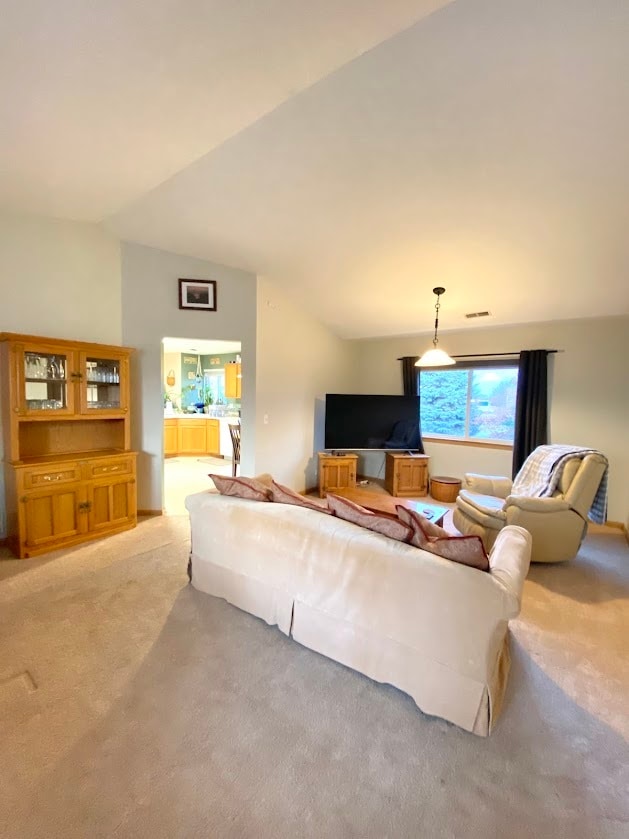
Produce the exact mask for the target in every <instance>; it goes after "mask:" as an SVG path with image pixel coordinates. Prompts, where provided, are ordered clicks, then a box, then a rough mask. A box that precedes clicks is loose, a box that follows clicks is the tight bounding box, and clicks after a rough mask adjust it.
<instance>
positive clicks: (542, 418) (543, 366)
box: [513, 350, 548, 478]
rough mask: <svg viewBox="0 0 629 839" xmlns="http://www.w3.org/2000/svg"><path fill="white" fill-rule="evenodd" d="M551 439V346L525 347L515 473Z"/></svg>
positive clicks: (517, 410)
mask: <svg viewBox="0 0 629 839" xmlns="http://www.w3.org/2000/svg"><path fill="white" fill-rule="evenodd" d="M547 442H548V350H522V352H521V353H520V366H519V369H518V390H517V396H516V402H515V434H514V439H513V477H514V478H515V476H516V475H517V473H518V472H519V471H520V468H521V466H522V464H523V463H524V461H525V460H526V458H527V457H528V456H529V455H530V453H531V452H532V451H533V449H536V448H537V446H542V445H543V444H544V443H547Z"/></svg>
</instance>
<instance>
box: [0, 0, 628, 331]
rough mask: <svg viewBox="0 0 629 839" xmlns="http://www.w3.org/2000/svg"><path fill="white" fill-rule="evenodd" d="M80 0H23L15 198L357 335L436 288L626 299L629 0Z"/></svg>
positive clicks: (554, 298) (424, 306)
mask: <svg viewBox="0 0 629 839" xmlns="http://www.w3.org/2000/svg"><path fill="white" fill-rule="evenodd" d="M5 5H7V6H8V5H9V4H7V3H6V2H5ZM83 5H84V6H85V8H83V7H82V4H76V3H74V2H72V0H59V2H57V3H54V4H48V3H46V4H45V3H43V2H37V0H33V2H30V3H28V4H22V5H20V6H19V7H17V8H14V7H13V5H11V7H10V9H9V8H8V9H7V10H6V11H5V16H4V21H5V23H4V24H3V29H2V32H3V33H4V36H3V38H6V42H5V43H2V41H0V79H3V81H1V82H0V124H1V125H2V129H1V130H0V160H1V161H2V163H1V164H0V165H1V175H2V177H1V178H0V204H2V205H4V206H5V207H8V208H11V209H21V210H27V211H34V212H41V213H48V214H54V215H64V216H69V217H72V218H81V219H91V220H94V219H100V218H102V217H103V216H108V218H107V219H106V222H105V223H106V224H107V226H108V227H110V228H111V229H112V230H114V231H115V232H117V233H118V234H119V235H120V236H121V237H122V238H124V239H126V240H131V241H138V242H142V243H145V244H148V245H152V246H156V247H161V248H165V249H168V250H172V251H175V252H180V253H186V254H191V255H195V256H200V257H204V258H208V259H211V260H214V261H217V262H224V263H226V264H230V265H235V266H238V267H242V268H246V269H249V270H252V271H255V272H257V273H259V274H265V275H266V276H268V277H269V278H271V279H273V280H274V281H275V282H277V283H278V284H280V285H282V286H283V287H284V288H285V289H286V290H287V292H289V293H290V294H291V295H293V296H294V297H295V298H296V299H297V300H298V301H300V302H301V303H302V304H303V305H305V306H307V307H308V308H310V309H311V311H312V312H313V314H315V315H316V316H317V317H319V318H320V319H321V320H322V321H323V322H324V323H326V324H327V325H328V326H329V327H330V328H331V329H332V330H333V331H335V332H336V333H337V334H339V335H341V336H344V337H350V338H351V337H373V336H379V335H392V334H406V333H416V332H420V331H430V330H431V328H432V323H433V315H434V310H433V305H434V297H433V295H432V291H431V290H432V288H433V286H436V285H443V286H445V287H446V289H447V291H446V295H445V296H444V298H443V299H442V309H441V322H440V326H441V327H442V329H443V330H444V331H446V330H448V329H454V328H460V327H462V326H470V327H471V328H474V327H475V326H486V325H488V324H493V325H498V324H505V323H520V322H526V321H536V320H550V319H553V318H573V317H584V316H598V315H612V314H620V313H627V312H629V282H627V277H628V276H629V243H628V241H627V235H626V230H627V223H628V222H629V215H628V207H629V202H628V201H627V197H628V194H629V86H628V79H629V50H627V49H626V44H627V36H628V33H629V4H628V3H627V2H626V0H598V1H597V3H592V2H591V0H546V2H544V3H542V2H533V3H531V2H524V1H523V0H457V1H456V2H451V3H449V2H445V0H444V2H437V0H433V2H427V1H426V2H420V0H416V2H410V0H409V2H402V1H401V0H399V1H398V2H387V3H386V4H385V3H382V2H376V1H375V0H374V2H370V3H367V2H359V0H353V2H350V1H349V0H344V1H343V2H332V0H325V2H321V3H312V2H310V1H309V2H306V1H305V0H293V2H288V0H284V1H283V2H281V1H280V0H276V2H265V3H261V2H250V3H238V4H235V3H230V2H227V0H215V2H212V3H206V4H205V5H203V6H202V4H198V3H192V2H183V3H182V2H178V3H174V2H167V0H158V2H154V3H151V4H148V3H140V2H137V0H136V2H131V0H115V2H110V3H108V4H102V7H100V6H99V4H89V6H88V4H83ZM201 6H202V7H201ZM431 12H433V13H432V14H430V13H431ZM7 20H8V21H9V25H8V26H7V25H6V21H7ZM485 309H487V310H489V311H490V312H491V313H492V316H491V318H487V319H479V320H474V321H471V322H468V321H466V320H465V318H464V314H465V313H466V312H470V311H479V310H485Z"/></svg>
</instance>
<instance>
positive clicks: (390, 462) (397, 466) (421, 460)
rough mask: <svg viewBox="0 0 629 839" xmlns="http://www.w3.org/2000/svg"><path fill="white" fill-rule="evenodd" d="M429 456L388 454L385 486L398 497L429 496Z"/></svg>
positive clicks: (399, 453)
mask: <svg viewBox="0 0 629 839" xmlns="http://www.w3.org/2000/svg"><path fill="white" fill-rule="evenodd" d="M429 460H430V457H429V456H428V455H427V454H412V453H411V452H407V453H401V452H395V453H394V452H387V453H386V458H385V470H384V486H385V489H386V490H387V492H390V493H391V495H397V496H410V497H413V496H420V497H421V496H424V495H428V461H429Z"/></svg>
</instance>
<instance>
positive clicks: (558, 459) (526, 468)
mask: <svg viewBox="0 0 629 839" xmlns="http://www.w3.org/2000/svg"><path fill="white" fill-rule="evenodd" d="M588 454H600V455H601V457H605V455H603V454H601V452H598V451H596V449H584V448H581V447H580V446H559V445H548V446H538V447H537V448H536V449H535V451H534V452H531V454H530V455H529V456H528V457H527V459H526V460H525V461H524V464H523V465H522V468H521V469H520V471H519V472H518V474H517V475H516V476H515V480H514V481H513V487H512V488H511V495H526V496H528V497H529V498H531V497H532V498H545V497H547V496H550V495H552V494H553V493H554V492H555V490H556V489H557V486H558V485H559V481H560V480H561V475H562V472H563V468H564V466H565V465H566V463H567V462H568V461H569V460H572V459H573V458H579V459H580V460H582V459H583V458H584V457H585V456H586V455H588ZM605 461H606V462H607V458H605ZM608 470H609V467H608V466H606V467H605V472H604V473H603V477H602V478H601V482H600V484H599V487H598V490H597V491H596V495H595V496H594V501H593V502H592V506H591V507H590V512H589V513H588V518H590V519H591V520H592V521H594V522H596V523H597V524H605V522H606V521H607V473H608Z"/></svg>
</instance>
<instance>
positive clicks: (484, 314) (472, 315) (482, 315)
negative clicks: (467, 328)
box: [465, 312, 491, 318]
mask: <svg viewBox="0 0 629 839" xmlns="http://www.w3.org/2000/svg"><path fill="white" fill-rule="evenodd" d="M490 315H491V312H468V313H467V314H466V315H465V317H466V318H488V317H489V316H490Z"/></svg>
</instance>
